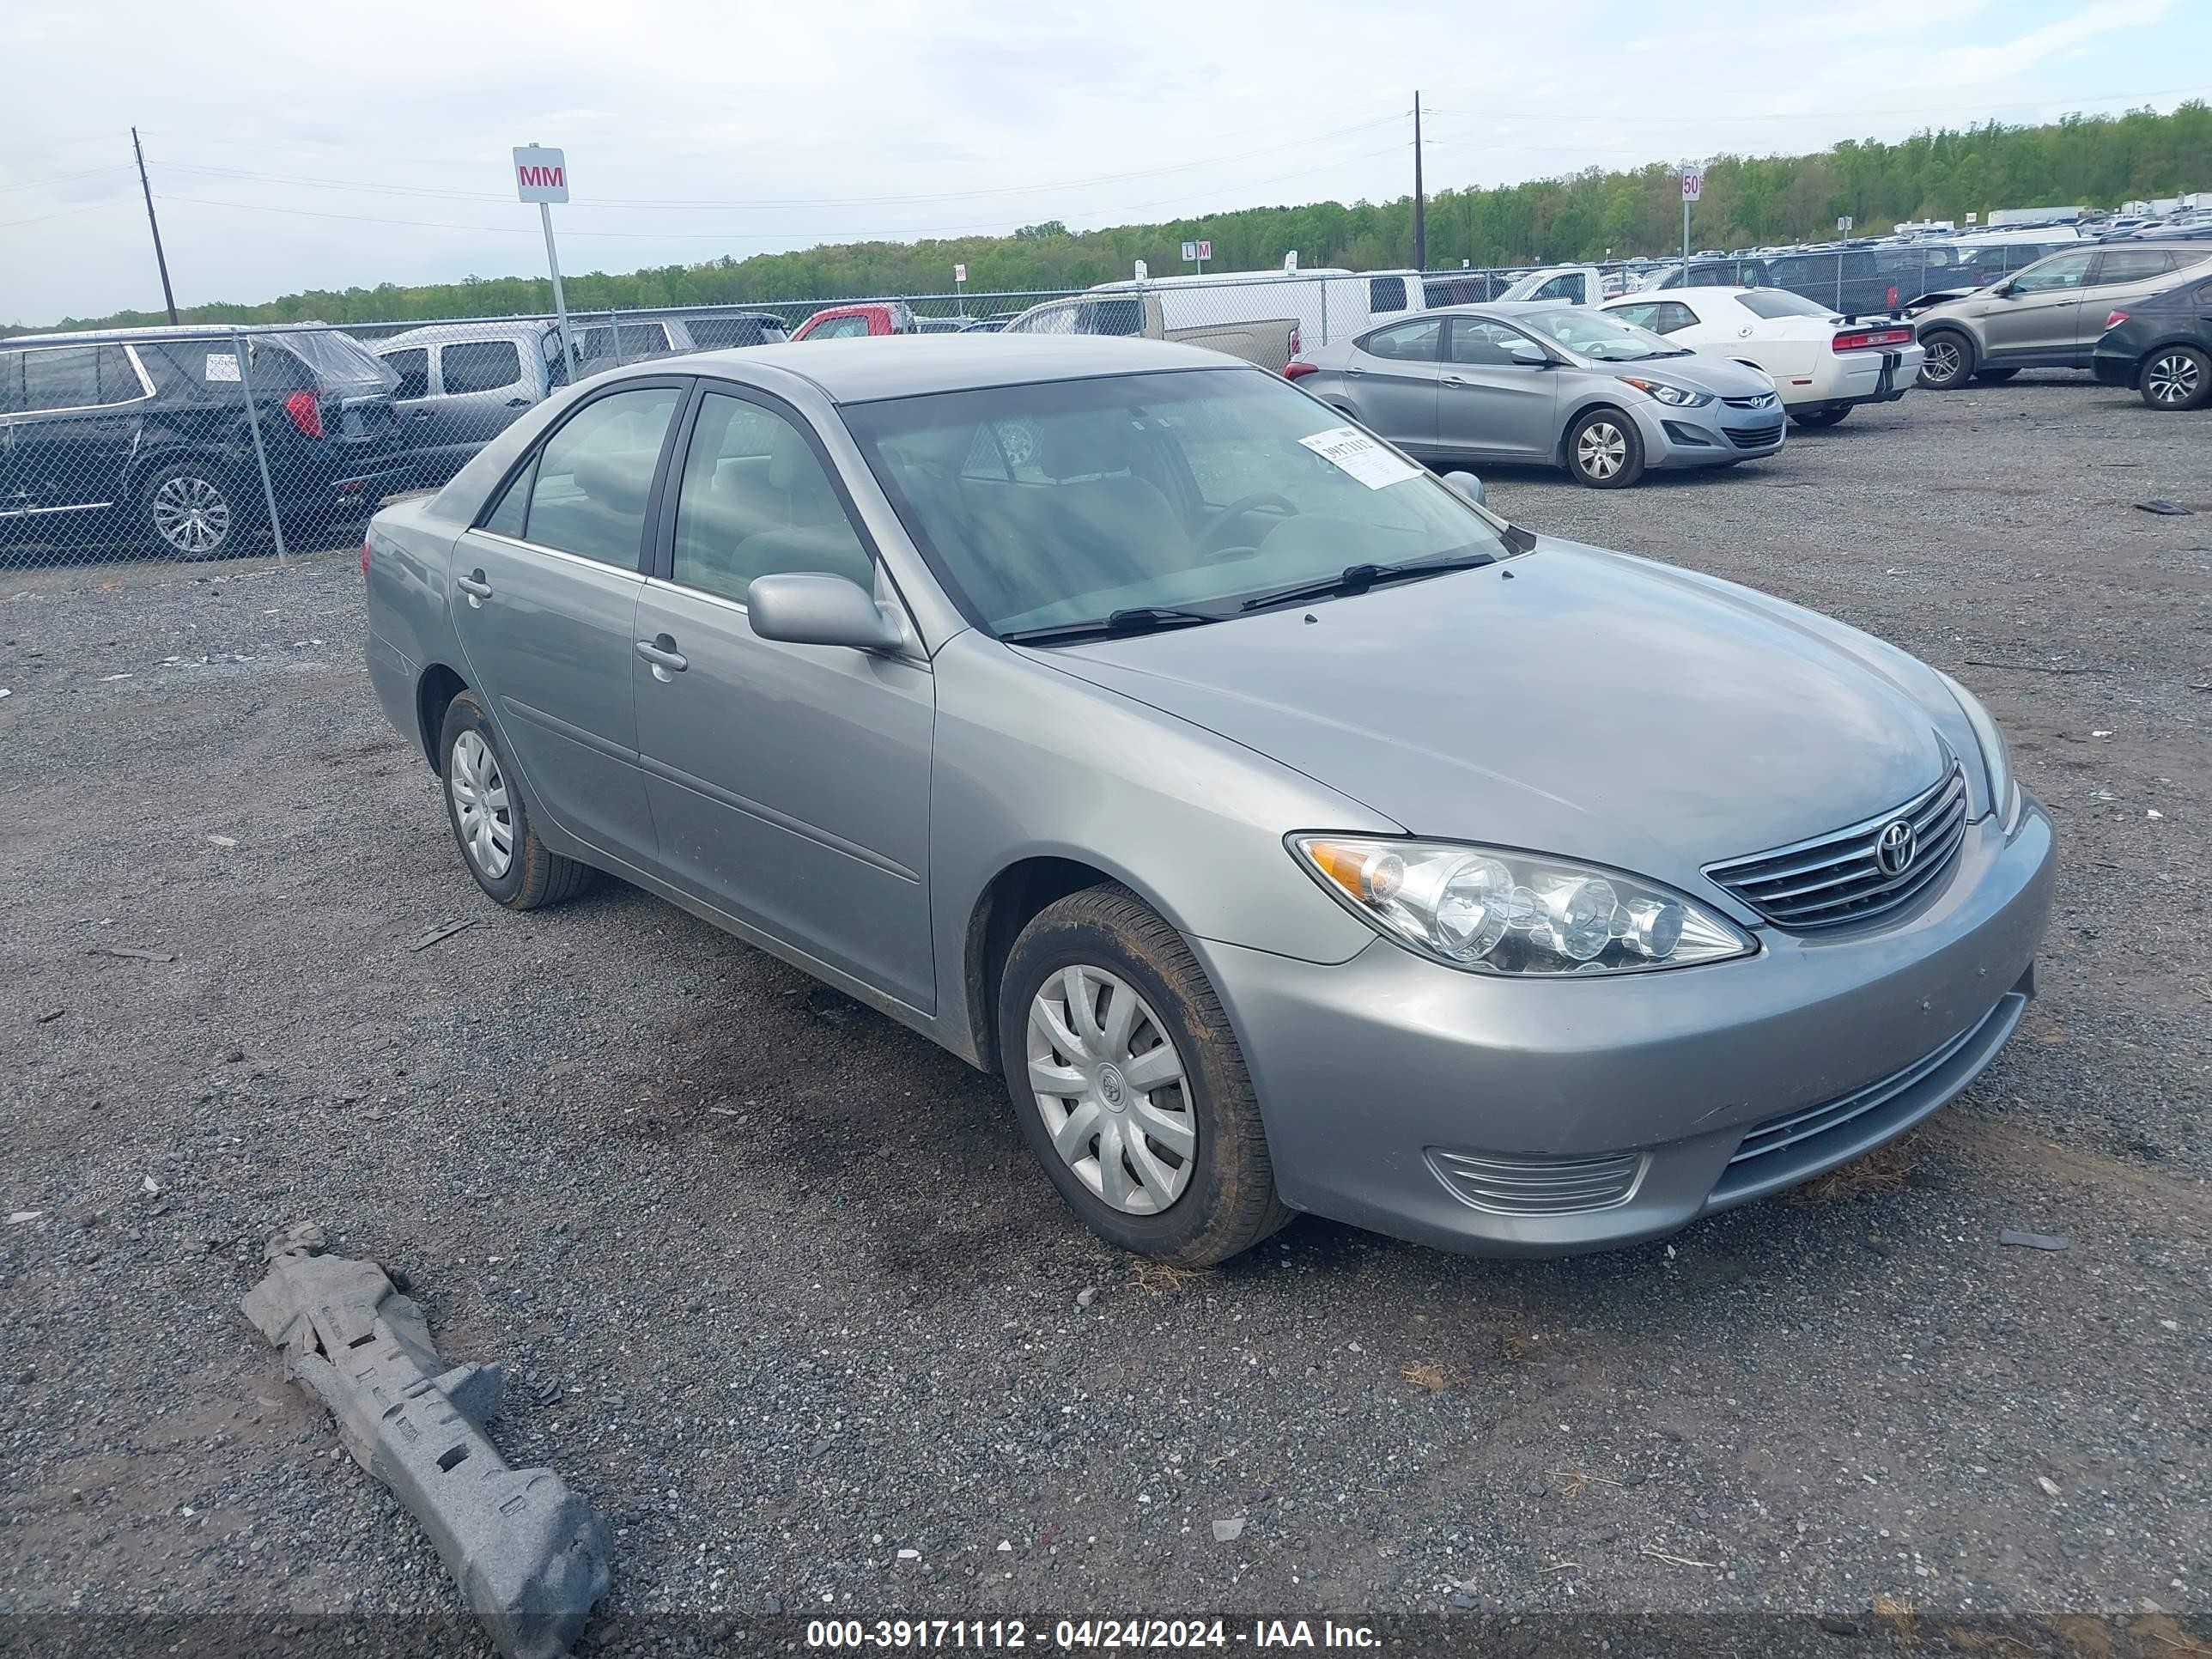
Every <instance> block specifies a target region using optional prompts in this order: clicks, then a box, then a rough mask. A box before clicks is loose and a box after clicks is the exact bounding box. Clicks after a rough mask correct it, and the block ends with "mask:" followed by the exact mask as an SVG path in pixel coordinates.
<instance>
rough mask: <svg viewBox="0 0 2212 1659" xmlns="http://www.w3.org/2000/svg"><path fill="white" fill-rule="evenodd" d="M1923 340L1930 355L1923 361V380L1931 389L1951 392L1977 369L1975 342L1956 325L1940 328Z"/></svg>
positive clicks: (1921, 372) (1921, 369)
mask: <svg viewBox="0 0 2212 1659" xmlns="http://www.w3.org/2000/svg"><path fill="white" fill-rule="evenodd" d="M1920 343H1921V344H1922V345H1923V347H1925V348H1926V349H1927V353H1928V355H1927V356H1926V357H1925V358H1924V359H1923V361H1922V362H1921V365H1920V384H1921V385H1923V386H1926V387H1927V388H1928V389H1929V391H1930V392H1949V391H1952V390H1954V389H1955V388H1956V387H1959V386H1964V385H1966V382H1967V380H1969V379H1971V378H1972V375H1973V372H1974V343H1973V342H1972V340H1970V339H1968V338H1967V337H1966V336H1965V335H1963V334H1961V333H1960V332H1959V331H1958V330H1957V329H1955V328H1939V329H1935V330H1932V331H1929V333H1928V334H1927V335H1925V336H1923V337H1922V339H1921V342H1920Z"/></svg>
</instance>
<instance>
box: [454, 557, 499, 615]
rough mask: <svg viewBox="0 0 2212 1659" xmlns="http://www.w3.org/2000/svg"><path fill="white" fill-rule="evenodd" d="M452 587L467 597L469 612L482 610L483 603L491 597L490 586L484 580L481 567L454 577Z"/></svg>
mask: <svg viewBox="0 0 2212 1659" xmlns="http://www.w3.org/2000/svg"><path fill="white" fill-rule="evenodd" d="M453 586H456V587H458V588H459V589H460V590H461V592H464V593H465V594H467V595H468V596H469V609H470V610H471V611H481V610H483V602H484V601H485V600H486V599H489V598H490V597H491V584H490V583H489V582H488V581H486V580H484V573H483V566H482V565H478V566H477V568H475V569H474V570H471V572H469V574H467V575H465V576H456V577H454V578H453Z"/></svg>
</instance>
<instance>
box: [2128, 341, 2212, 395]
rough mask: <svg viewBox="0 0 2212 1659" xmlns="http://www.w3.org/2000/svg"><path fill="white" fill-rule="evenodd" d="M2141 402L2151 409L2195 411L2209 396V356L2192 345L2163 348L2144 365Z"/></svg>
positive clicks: (2211, 389) (2211, 367) (2211, 366)
mask: <svg viewBox="0 0 2212 1659" xmlns="http://www.w3.org/2000/svg"><path fill="white" fill-rule="evenodd" d="M2141 384H2142V400H2143V402H2144V403H2146V404H2148V405H2149V406H2150V407H2151V408H2153V409H2169V410H2178V409H2197V408H2200V407H2201V406H2202V405H2203V402H2204V400H2205V398H2206V397H2207V396H2212V356H2206V355H2205V354H2204V353H2203V352H2202V351H2199V350H2198V349H2197V348H2196V347H2195V346H2166V347H2162V348H2161V349H2159V350H2157V351H2154V352H2152V353H2151V355H2150V360H2149V361H2148V362H2146V363H2145V364H2144V365H2143V370H2142V382H2141Z"/></svg>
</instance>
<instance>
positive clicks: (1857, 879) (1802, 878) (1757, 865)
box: [1705, 763, 1966, 932]
mask: <svg viewBox="0 0 2212 1659" xmlns="http://www.w3.org/2000/svg"><path fill="white" fill-rule="evenodd" d="M1899 820H1902V821H1904V822H1905V823H1909V824H1911V826H1912V847H1913V851H1912V857H1911V861H1910V862H1909V863H1907V864H1906V865H1905V867H1904V868H1903V869H1902V870H1900V871H1899V872H1896V873H1894V874H1892V873H1890V872H1887V871H1886V870H1885V869H1884V868H1883V867H1882V864H1881V858H1880V856H1879V853H1880V844H1881V836H1882V832H1883V831H1884V830H1885V829H1887V828H1888V827H1889V826H1890V825H1891V824H1893V823H1897V822H1899ZM1965 838H1966V771H1965V769H1963V768H1961V767H1960V766H1959V765H1958V764H1957V763H1953V765H1952V768H1951V771H1950V773H1949V775H1948V776H1946V777H1945V778H1944V780H1943V781H1942V782H1941V783H1939V784H1937V785H1936V787H1934V788H1933V789H1930V790H1929V792H1928V793H1926V794H1924V795H1921V796H1919V797H1918V798H1917V799H1913V800H1911V801H1908V802H1906V803H1905V805H1903V806H1900V807H1899V808H1898V809H1897V810H1896V811H1893V812H1885V813H1883V814H1882V815H1881V817H1878V818H1869V819H1868V820H1867V821H1866V822H1865V823H1858V824H1854V825H1852V826H1851V827H1850V829H1839V830H1838V831H1836V832H1835V833H1834V834H1833V835H1829V836H1819V837H1817V838H1815V839H1814V840H1812V841H1808V842H1800V843H1799V844H1798V845H1796V846H1795V847H1784V848H1778V850H1776V851H1774V852H1771V853H1760V854H1756V855H1755V856H1753V857H1751V858H1747V859H1734V860H1729V862H1728V863H1725V864H1716V865H1711V866H1708V867H1707V869H1706V871H1705V873H1706V874H1707V875H1709V876H1711V878H1713V879H1714V880H1715V881H1717V882H1718V883H1719V884H1721V885H1722V886H1723V887H1725V888H1727V889H1728V890H1729V892H1731V893H1733V894H1735V896H1737V897H1738V898H1740V899H1741V900H1742V901H1743V902H1745V903H1746V904H1748V905H1749V906H1750V907H1751V908H1753V909H1754V910H1756V911H1758V912H1759V915H1762V916H1765V918H1766V919H1767V920H1768V921H1771V922H1772V923H1773V924H1774V925H1775V926H1776V927H1788V928H1791V929H1794V930H1796V931H1799V932H1803V931H1806V930H1809V929H1813V928H1819V927H1842V926H1844V924H1845V923H1848V922H1855V921H1868V920H1869V919H1870V918H1872V917H1875V916H1879V915H1885V914H1887V912H1889V911H1891V910H1894V909H1896V908H1898V907H1899V905H1901V904H1905V903H1906V902H1910V901H1911V899H1913V898H1915V897H1917V896H1918V895H1919V894H1921V893H1922V892H1924V891H1925V890H1927V889H1928V887H1929V885H1930V884H1933V883H1934V882H1935V880H1936V878H1937V877H1938V876H1940V875H1942V873H1943V872H1944V871H1946V870H1948V869H1949V868H1950V867H1951V861H1952V860H1953V859H1954V858H1955V857H1956V856H1957V855H1958V851H1959V844H1960V842H1961V841H1963V840H1964V839H1965Z"/></svg>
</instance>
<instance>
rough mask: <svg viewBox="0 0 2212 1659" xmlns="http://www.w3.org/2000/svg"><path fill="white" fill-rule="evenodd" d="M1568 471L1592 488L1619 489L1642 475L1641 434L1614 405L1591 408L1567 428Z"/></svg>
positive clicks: (1642, 440) (1642, 452) (1642, 442)
mask: <svg viewBox="0 0 2212 1659" xmlns="http://www.w3.org/2000/svg"><path fill="white" fill-rule="evenodd" d="M1567 471H1569V472H1571V473H1572V474H1574V476H1575V479H1576V481H1577V483H1584V484H1588V485H1589V487H1590V488H1591V489H1625V488H1626V487H1627V486H1628V485H1630V484H1632V483H1635V482H1636V481H1637V480H1638V478H1640V477H1643V476H1644V435H1643V434H1642V433H1641V432H1639V431H1638V430H1637V428H1636V422H1634V421H1632V420H1631V419H1629V418H1628V416H1626V415H1624V414H1622V413H1621V412H1620V410H1617V409H1593V410H1590V411H1589V414H1587V415H1585V416H1583V417H1582V418H1581V419H1580V420H1578V421H1577V422H1575V423H1574V425H1573V426H1572V427H1571V428H1568V430H1567Z"/></svg>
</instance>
